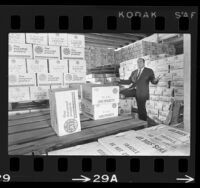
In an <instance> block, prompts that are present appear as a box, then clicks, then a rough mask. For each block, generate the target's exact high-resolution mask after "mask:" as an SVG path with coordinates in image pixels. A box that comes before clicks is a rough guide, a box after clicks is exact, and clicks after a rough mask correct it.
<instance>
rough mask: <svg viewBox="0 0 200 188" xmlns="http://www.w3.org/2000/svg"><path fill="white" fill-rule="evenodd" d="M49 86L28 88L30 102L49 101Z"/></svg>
mask: <svg viewBox="0 0 200 188" xmlns="http://www.w3.org/2000/svg"><path fill="white" fill-rule="evenodd" d="M49 89H50V86H42V87H30V99H31V100H47V99H49Z"/></svg>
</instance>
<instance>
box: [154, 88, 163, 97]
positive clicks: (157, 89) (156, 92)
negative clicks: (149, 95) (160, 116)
mask: <svg viewBox="0 0 200 188" xmlns="http://www.w3.org/2000/svg"><path fill="white" fill-rule="evenodd" d="M162 94H163V88H162V87H157V88H156V89H155V92H154V95H162Z"/></svg>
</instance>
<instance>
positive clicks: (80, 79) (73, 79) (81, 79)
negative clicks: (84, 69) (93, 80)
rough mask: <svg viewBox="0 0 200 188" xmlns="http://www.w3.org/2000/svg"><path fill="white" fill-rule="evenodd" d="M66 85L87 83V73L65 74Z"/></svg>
mask: <svg viewBox="0 0 200 188" xmlns="http://www.w3.org/2000/svg"><path fill="white" fill-rule="evenodd" d="M63 76H64V78H63V79H64V85H66V84H67V85H68V84H75V83H86V74H85V73H76V74H71V73H67V74H66V73H64V74H63Z"/></svg>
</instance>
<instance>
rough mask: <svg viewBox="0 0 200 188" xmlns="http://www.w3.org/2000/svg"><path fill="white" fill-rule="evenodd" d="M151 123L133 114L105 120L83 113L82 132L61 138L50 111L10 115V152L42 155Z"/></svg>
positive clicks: (13, 153)
mask: <svg viewBox="0 0 200 188" xmlns="http://www.w3.org/2000/svg"><path fill="white" fill-rule="evenodd" d="M146 126H147V123H146V122H145V121H141V120H136V119H133V117H132V116H131V115H130V116H119V117H115V118H108V119H103V120H96V121H94V120H91V119H89V118H88V117H85V116H84V115H81V127H82V130H81V132H78V133H74V134H71V135H66V136H62V137H58V136H57V135H56V134H55V132H54V131H53V129H52V128H51V120H50V112H49V110H46V111H41V112H32V113H27V114H21V115H15V116H9V121H8V153H9V155H31V154H33V155H41V154H45V153H46V152H48V151H52V150H55V149H61V148H64V147H71V146H74V145H77V144H83V143H87V142H90V141H94V140H97V139H98V138H100V137H104V136H108V135H111V134H117V133H119V132H122V131H128V130H131V129H140V128H144V127H146Z"/></svg>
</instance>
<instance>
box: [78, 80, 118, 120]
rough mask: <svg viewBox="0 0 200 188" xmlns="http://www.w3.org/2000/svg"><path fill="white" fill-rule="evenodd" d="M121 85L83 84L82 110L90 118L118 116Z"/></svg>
mask: <svg viewBox="0 0 200 188" xmlns="http://www.w3.org/2000/svg"><path fill="white" fill-rule="evenodd" d="M118 103H119V87H118V86H104V85H98V84H84V85H83V100H82V111H83V113H84V114H85V115H87V116H89V117H90V118H92V119H94V120H97V119H104V118H110V117H116V116H118Z"/></svg>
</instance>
